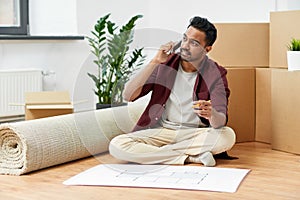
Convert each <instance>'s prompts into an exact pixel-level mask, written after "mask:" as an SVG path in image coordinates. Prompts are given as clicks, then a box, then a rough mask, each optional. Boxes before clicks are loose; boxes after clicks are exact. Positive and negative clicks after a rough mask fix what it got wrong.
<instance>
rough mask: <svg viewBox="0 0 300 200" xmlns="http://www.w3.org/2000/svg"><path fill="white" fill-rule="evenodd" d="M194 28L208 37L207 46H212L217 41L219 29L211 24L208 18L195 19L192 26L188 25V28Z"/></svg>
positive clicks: (191, 23)
mask: <svg viewBox="0 0 300 200" xmlns="http://www.w3.org/2000/svg"><path fill="white" fill-rule="evenodd" d="M190 26H192V27H194V28H196V29H198V30H199V31H203V32H204V33H205V35H206V45H207V46H212V45H213V43H214V42H215V41H216V39H217V29H216V27H215V26H214V25H213V24H212V23H210V22H209V21H208V20H207V19H206V18H202V17H198V16H196V17H193V18H192V19H191V20H190V24H189V25H188V28H189V27H190Z"/></svg>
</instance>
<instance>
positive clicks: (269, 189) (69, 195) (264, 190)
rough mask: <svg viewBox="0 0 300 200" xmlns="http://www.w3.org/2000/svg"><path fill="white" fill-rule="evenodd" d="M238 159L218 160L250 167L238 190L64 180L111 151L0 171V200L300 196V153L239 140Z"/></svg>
mask: <svg viewBox="0 0 300 200" xmlns="http://www.w3.org/2000/svg"><path fill="white" fill-rule="evenodd" d="M230 155H232V156H237V157H239V159H238V160H217V167H231V168H247V169H251V172H250V173H249V174H248V175H247V176H246V178H245V179H244V181H243V182H242V183H241V185H240V187H239V189H238V191H237V192H236V193H221V192H209V191H189V190H172V189H153V188H125V187H96V186H65V185H63V184H62V182H63V181H65V180H66V179H68V178H70V177H71V176H74V175H76V174H78V173H80V172H82V171H84V170H86V169H89V168H91V167H93V166H95V165H98V164H100V162H102V163H120V162H118V161H117V160H115V159H113V158H111V157H110V156H109V155H107V154H103V155H99V156H97V157H96V158H95V157H90V158H86V159H82V160H78V161H74V162H70V163H67V164H63V165H60V166H56V167H51V168H48V169H44V170H40V171H36V172H33V173H30V174H27V175H22V176H5V175H0V199H1V200H2V199H3V200H6V199H7V200H13V199H24V200H25V199H26V200H35V199H41V200H47V199H51V200H61V199H70V200H74V199H80V200H86V199H97V200H99V199H109V200H115V199H116V200H123V199H125V200H133V199H143V200H154V199H155V200H156V199H160V200H168V199H178V200H182V199H187V200H191V199H201V200H202V199H224V200H225V199H226V200H228V199H239V200H246V199H263V200H269V199H272V200H277V199H291V200H294V199H300V156H299V155H298V156H297V155H293V154H289V153H284V152H280V151H274V150H271V148H270V146H269V145H267V144H263V143H257V142H250V143H238V144H236V145H235V147H234V148H233V149H232V150H231V151H230Z"/></svg>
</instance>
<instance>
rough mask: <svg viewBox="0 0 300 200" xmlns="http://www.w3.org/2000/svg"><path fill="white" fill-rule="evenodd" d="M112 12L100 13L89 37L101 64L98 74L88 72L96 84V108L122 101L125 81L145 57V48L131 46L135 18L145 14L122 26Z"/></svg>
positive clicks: (99, 64) (96, 57) (96, 60)
mask: <svg viewBox="0 0 300 200" xmlns="http://www.w3.org/2000/svg"><path fill="white" fill-rule="evenodd" d="M109 16H110V13H109V14H106V15H105V16H103V17H101V18H100V19H99V20H98V21H97V23H96V24H95V26H94V29H93V30H92V31H91V33H92V35H93V36H92V37H87V39H88V42H89V46H90V47H91V52H92V53H93V54H94V56H95V60H94V63H95V64H96V66H97V68H98V74H96V75H95V74H91V73H88V76H89V77H90V78H91V79H92V80H93V81H94V83H95V86H96V89H94V92H95V94H96V96H97V97H98V103H97V104H96V105H97V108H102V107H111V106H112V105H120V104H123V103H124V102H123V97H122V91H123V89H124V84H125V82H126V81H128V79H129V77H130V75H131V74H132V72H133V71H134V70H136V69H137V67H138V66H140V65H142V64H143V62H144V60H145V56H144V55H143V52H142V51H143V48H136V49H134V50H130V48H129V45H130V43H132V41H133V36H134V33H133V29H134V27H135V22H136V20H138V19H139V18H141V17H142V15H136V16H133V17H132V18H131V19H130V20H129V21H128V22H127V23H126V24H125V25H123V26H122V27H121V28H119V27H118V26H116V24H115V23H113V22H111V21H110V20H109V19H108V18H109Z"/></svg>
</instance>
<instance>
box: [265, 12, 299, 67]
mask: <svg viewBox="0 0 300 200" xmlns="http://www.w3.org/2000/svg"><path fill="white" fill-rule="evenodd" d="M299 19H300V10H294V11H280V12H271V13H270V67H272V68H285V69H287V50H288V49H287V45H288V44H289V43H290V41H291V39H292V38H296V39H300V26H299Z"/></svg>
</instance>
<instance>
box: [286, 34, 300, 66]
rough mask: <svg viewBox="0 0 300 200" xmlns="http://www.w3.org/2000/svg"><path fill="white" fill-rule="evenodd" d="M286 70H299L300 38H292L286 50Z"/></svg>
mask: <svg viewBox="0 0 300 200" xmlns="http://www.w3.org/2000/svg"><path fill="white" fill-rule="evenodd" d="M287 63H288V70H289V71H294V70H300V40H298V39H295V38H292V39H291V41H290V44H289V45H288V51H287Z"/></svg>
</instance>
